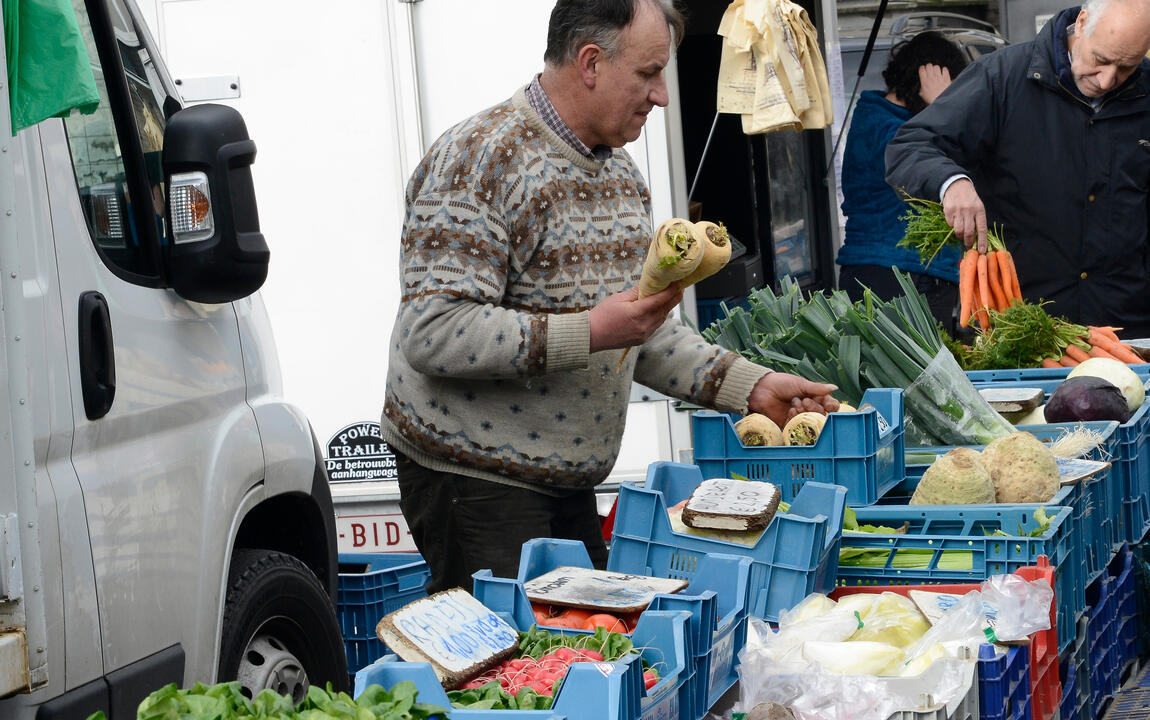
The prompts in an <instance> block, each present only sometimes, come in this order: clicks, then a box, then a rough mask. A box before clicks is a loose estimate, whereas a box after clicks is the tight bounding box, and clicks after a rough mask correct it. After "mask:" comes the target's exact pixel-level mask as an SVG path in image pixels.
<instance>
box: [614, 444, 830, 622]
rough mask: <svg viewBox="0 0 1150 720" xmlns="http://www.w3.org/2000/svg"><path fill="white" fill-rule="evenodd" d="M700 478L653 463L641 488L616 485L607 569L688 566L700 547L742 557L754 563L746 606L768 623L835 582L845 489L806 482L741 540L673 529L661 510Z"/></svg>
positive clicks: (687, 469)
mask: <svg viewBox="0 0 1150 720" xmlns="http://www.w3.org/2000/svg"><path fill="white" fill-rule="evenodd" d="M702 481H703V475H702V473H701V472H700V470H699V468H698V466H696V465H684V464H681V463H668V462H657V463H652V464H651V465H650V467H648V468H647V480H646V482H645V483H644V484H643V485H642V486H640V485H637V484H632V483H624V484H623V485H622V486H620V488H619V499H618V503H619V504H618V506H617V509H616V514H615V530H614V534H613V536H612V538H611V554H610V557H609V559H608V568H609V569H616V568H650V569H651V570H652V571H654V569H656V568H670V569H676V570H679V571H680V572H683V571H686V572H690V571H691V570H690V569H691V568H694V567H697V565H698V562H699V557H700V556H701V555H703V554H704V553H729V554H732V555H741V556H746V557H749V558H751V561H752V562H751V572H750V579H749V596H748V598H749V599H748V602H747V607H748V610H749V612H750V614H752V615H755V616H756V617H759V618H762V619H765V620H770V621H777V620H778V614H779V611H781V610H786V609H789V608H792V607H794V606H795V605H797V604H798V603H799V602H800V601H801V600H802V599H803V598H805V597H806V596H807V595H809V594H810V593H812V592H823V593H825V592H829V591H830V590H831V589H833V588H834V585H835V565H836V562H837V558H838V548H839V539H840V536H841V534H842V518H843V511H844V510H845V508H846V488H843V487H841V486H837V485H828V484H826V483H821V482H809V483H807V484H805V485H804V486H803V488H802V489H801V490H800V491H799V495H798V497H796V498H795V500H794V501H793V502H792V503H791V507H790V510H789V511H788V512H786V513H777V514H776V515H775V517H774V519H773V520H772V521H771V523H770V525H768V526H767V528H766V529H765V530H764V531H763V533H762V535H761V536H760V537H759V539H758V541H757V542H755V543H754V544H753V545H744V544H740V543H737V542H728V541H726V540H718V539H712V538H710V537H700V536H698V535H692V534H688V533H679V532H675V531H674V530H672V529H671V521H670V518H669V517H668V516H667V508H669V507H671V506H673V505H675V504H677V503H679V502H682V501H683V500H686V499H687V498H688V497H690V495H691V492H692V491H693V490H694V489H695V488H696V487H697V486H698V485H699V483H701V482H702ZM648 574H650V573H648Z"/></svg>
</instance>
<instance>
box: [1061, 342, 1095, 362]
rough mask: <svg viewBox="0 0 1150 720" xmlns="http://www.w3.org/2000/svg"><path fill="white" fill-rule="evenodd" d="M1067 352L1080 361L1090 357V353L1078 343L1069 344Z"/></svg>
mask: <svg viewBox="0 0 1150 720" xmlns="http://www.w3.org/2000/svg"><path fill="white" fill-rule="evenodd" d="M1066 354H1067V355H1069V356H1070V357H1072V358H1074V359H1075V360H1077V361H1078V362H1085V361H1087V360H1089V359H1090V355H1089V354H1088V353H1087V352H1086V351H1085V350H1083V349H1082V348H1080V347H1078V346H1077V345H1067V346H1066Z"/></svg>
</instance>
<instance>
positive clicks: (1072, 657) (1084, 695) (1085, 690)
mask: <svg viewBox="0 0 1150 720" xmlns="http://www.w3.org/2000/svg"><path fill="white" fill-rule="evenodd" d="M1089 624H1090V618H1089V617H1088V616H1087V614H1086V613H1085V612H1083V614H1082V616H1081V617H1080V618H1078V623H1077V633H1076V634H1075V637H1074V642H1073V643H1072V644H1071V646H1070V647H1068V648H1066V650H1064V651H1062V652H1061V653H1059V655H1058V673H1059V678H1060V679H1061V681H1062V684H1063V687H1065V686H1066V685H1067V684H1068V683H1069V684H1071V686H1072V687H1073V688H1074V695H1075V699H1074V706H1075V713H1074V714H1076V715H1077V716H1078V717H1081V718H1087V719H1088V720H1091V719H1092V718H1093V713H1092V711H1091V706H1090V667H1089V660H1090V657H1089V653H1088V652H1087V650H1088V645H1089V643H1088V642H1087V637H1088V634H1089Z"/></svg>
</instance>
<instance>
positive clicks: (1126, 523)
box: [974, 365, 1150, 548]
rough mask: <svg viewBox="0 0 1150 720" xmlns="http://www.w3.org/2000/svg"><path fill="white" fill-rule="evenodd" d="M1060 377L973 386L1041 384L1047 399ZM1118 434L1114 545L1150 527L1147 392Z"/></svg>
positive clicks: (1134, 538)
mask: <svg viewBox="0 0 1150 720" xmlns="http://www.w3.org/2000/svg"><path fill="white" fill-rule="evenodd" d="M1131 367H1132V368H1135V369H1136V371H1137V372H1139V374H1140V375H1141V376H1142V377H1146V376H1147V374H1148V373H1150V370H1147V369H1145V367H1146V366H1134V365H1132V366H1131ZM1049 369H1050V370H1054V369H1055V368H1049ZM1062 379H1064V378H1053V379H1034V380H1005V379H1000V380H993V381H975V383H974V386H975V387H976V388H985V387H1034V388H1040V389H1042V390H1043V391H1045V392H1046V396H1047V399H1049V397H1050V393H1052V392H1054V389H1055V388H1057V387H1058V385H1059V383H1061V382H1062ZM1023 429H1028V428H1025V427H1024V428H1023ZM1117 438H1118V442H1117V443H1116V445H1115V447H1114V448H1113V455H1112V457H1111V458H1110V461H1111V463H1112V467H1111V473H1110V474H1111V477H1112V478H1113V481H1112V483H1113V486H1114V490H1113V496H1112V497H1111V498H1109V503H1110V506H1109V508H1108V510H1107V514H1108V515H1109V516H1110V517H1111V518H1112V521H1113V522H1114V527H1113V528H1112V538H1111V543H1112V545H1113V546H1114V548H1117V546H1118V545H1120V544H1122V543H1123V542H1131V543H1136V542H1138V541H1139V540H1140V539H1141V538H1142V537H1144V536H1145V535H1146V533H1147V531H1150V449H1148V447H1147V446H1148V445H1150V396H1148V397H1147V399H1146V401H1145V402H1143V403H1142V406H1141V407H1140V408H1138V409H1137V410H1135V411H1134V414H1133V415H1132V416H1131V417H1130V419H1129V420H1127V421H1126V422H1124V423H1121V424H1120V425H1119V426H1118V431H1117Z"/></svg>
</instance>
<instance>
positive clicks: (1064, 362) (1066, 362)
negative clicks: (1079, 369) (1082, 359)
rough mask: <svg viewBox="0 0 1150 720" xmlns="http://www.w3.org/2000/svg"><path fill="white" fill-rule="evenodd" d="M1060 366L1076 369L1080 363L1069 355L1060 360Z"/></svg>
mask: <svg viewBox="0 0 1150 720" xmlns="http://www.w3.org/2000/svg"><path fill="white" fill-rule="evenodd" d="M1058 364H1059V365H1061V366H1062V367H1074V366H1075V365H1077V364H1078V361H1077V360H1075V359H1074V358H1072V357H1070V356H1069V355H1063V356H1062V357H1060V358H1058Z"/></svg>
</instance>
